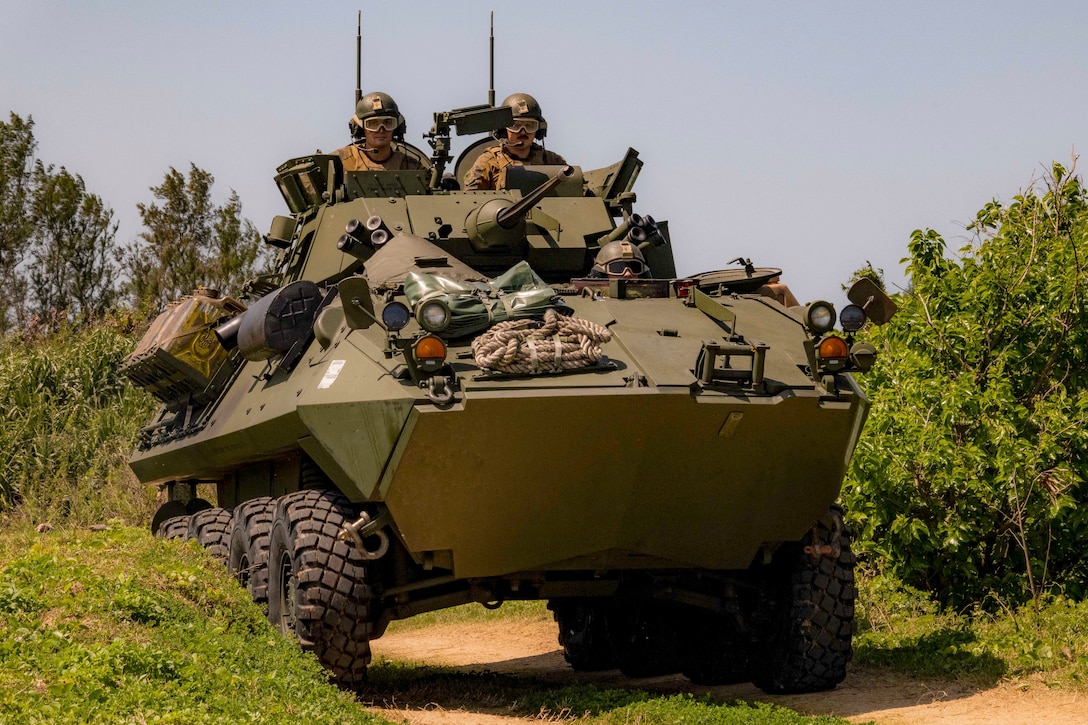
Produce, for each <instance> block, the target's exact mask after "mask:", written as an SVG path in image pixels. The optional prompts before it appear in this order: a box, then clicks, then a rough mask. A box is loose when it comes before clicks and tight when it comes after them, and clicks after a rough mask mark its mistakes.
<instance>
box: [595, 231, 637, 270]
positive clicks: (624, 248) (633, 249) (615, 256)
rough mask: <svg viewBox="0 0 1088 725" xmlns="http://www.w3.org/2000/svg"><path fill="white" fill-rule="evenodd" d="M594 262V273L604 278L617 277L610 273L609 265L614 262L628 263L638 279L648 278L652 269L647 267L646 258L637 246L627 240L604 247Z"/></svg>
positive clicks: (618, 240)
mask: <svg viewBox="0 0 1088 725" xmlns="http://www.w3.org/2000/svg"><path fill="white" fill-rule="evenodd" d="M593 261H594V265H593V272H595V273H597V274H599V275H601V276H603V277H615V276H617V274H616V272H614V271H613V272H609V265H610V264H612V263H613V262H624V263H628V264H629V266H630V268H631V271H632V272H633V273H634V274H635V276H636V277H647V276H649V274H650V269H649V267H647V266H646V258H645V257H644V256H642V250H641V249H639V248H638V245H637V244H635V243H634V242H631V241H628V240H627V239H617V240H616V241H614V242H609V243H608V244H606V245H604V246H603V247H601V251H599V252H597V256H596V258H595V259H594V260H593ZM621 266H623V265H621Z"/></svg>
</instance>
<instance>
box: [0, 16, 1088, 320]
mask: <svg viewBox="0 0 1088 725" xmlns="http://www.w3.org/2000/svg"><path fill="white" fill-rule="evenodd" d="M359 9H361V10H362V11H363V35H364V39H363V90H364V91H367V90H384V91H387V92H389V93H391V94H392V95H393V96H394V97H395V98H396V99H397V101H398V102H399V103H400V105H401V109H402V111H403V112H404V114H405V116H406V117H407V121H408V137H409V140H410V141H412V142H413V143H415V144H416V145H418V146H421V147H424V148H427V147H426V144H425V143H424V142H423V140H422V138H421V134H422V133H423V132H424V131H426V130H427V129H428V128H429V127H430V125H431V122H432V120H433V113H434V112H435V111H440V110H449V109H452V108H457V107H461V106H467V105H472V104H477V103H483V102H485V101H486V100H487V88H488V74H487V60H488V40H487V38H488V18H489V12H490V11H491V10H494V11H495V32H496V41H495V45H496V61H497V68H496V82H495V85H496V93H497V95H498V98H499V99H500V100H501V99H502V98H503V97H505V96H506V95H508V94H509V93H512V92H514V91H526V92H529V93H532V94H533V95H535V96H536V97H537V99H538V100H539V101H540V102H541V104H542V106H543V107H544V112H545V115H546V116H547V118H548V122H549V126H550V128H549V134H548V139H547V141H548V147H549V148H552V149H554V150H556V151H558V152H560V153H562V154H563V155H564V156H566V158H567V159H568V161H570V162H572V163H575V164H578V165H580V166H582V167H583V168H584V169H587V170H588V169H593V168H598V167H601V166H606V165H608V164H611V163H613V162H614V161H617V160H619V159H620V158H621V156H622V155H623V153H624V151H625V150H626V149H627V147H628V146H633V147H634V148H636V149H638V150H639V151H640V155H641V158H642V159H643V160H644V161H645V164H646V165H645V167H644V168H643V171H642V175H641V177H640V178H639V182H638V185H637V186H636V187H635V189H636V191H637V192H638V197H639V203H638V208H639V210H640V211H642V212H644V213H649V214H652V215H653V216H655V217H656V218H658V219H668V220H669V223H670V228H671V231H672V236H673V242H674V246H675V254H676V258H677V266H678V269H679V271H680V273H681V274H687V273H695V272H699V271H704V270H709V269H718V268H721V267H723V266H726V263H727V262H728V261H729V260H730V259H733V258H734V257H737V256H745V257H750V258H751V259H752V261H753V262H754V263H755V264H756V265H758V266H775V267H781V268H783V269H784V270H785V277H784V281H786V282H788V283H789V284H790V285H791V287H793V289H794V291H795V292H796V293H797V296H798V297H799V298H801V299H802V301H804V300H811V299H815V298H818V297H831V298H832V299H835V298H836V296H837V295H840V292H839V287H840V285H841V284H842V283H843V282H844V281H846V279H847V278H848V276H849V274H850V273H851V272H852V271H853V270H854V269H856V268H857V267H859V266H861V265H862V264H864V262H865V260H871V261H872V262H873V264H874V265H875V266H877V267H882V268H884V270H885V272H886V274H887V277H888V280H889V282H890V283H892V284H893V285H902V284H903V283H904V278H903V272H902V268H901V266H900V264H899V260H900V259H901V258H902V257H904V256H906V245H907V241H908V238H909V235H910V232H911V230H913V229H916V228H920V227H931V228H934V229H936V230H938V231H939V232H941V233H942V234H944V235H945V237H946V239H948V240H949V242H950V247H951V248H952V249H956V248H958V247H959V246H961V245H962V244H963V243H965V242H966V240H967V234H966V232H965V231H964V225H965V224H966V223H967V222H969V221H970V220H971V218H973V216H974V214H975V212H976V211H977V210H978V209H979V208H981V207H982V205H983V204H985V203H986V202H987V201H989V200H990V199H992V198H995V197H996V198H999V199H1004V200H1008V199H1010V198H1011V197H1012V196H1013V195H1014V194H1016V193H1017V192H1018V191H1019V190H1021V189H1023V188H1024V187H1025V186H1026V185H1028V184H1029V183H1030V182H1031V180H1032V178H1033V177H1037V176H1039V175H1040V173H1041V172H1042V170H1043V169H1044V168H1045V167H1047V166H1049V163H1050V162H1051V161H1053V160H1058V161H1062V162H1063V163H1068V162H1069V160H1070V157H1071V154H1072V153H1073V152H1074V151H1080V150H1081V149H1083V148H1084V147H1085V146H1086V145H1088V90H1086V89H1088V3H1078V2H1051V3H1047V2H1044V3H1037V4H1029V3H1023V2H1015V3H1014V2H1004V1H1002V2H910V3H905V2H904V3H898V4H894V5H893V4H892V3H877V2H868V1H867V2H829V1H825V2H813V1H811V0H807V1H804V2H764V3H756V2H751V1H750V0H749V1H748V2H672V3H663V2H640V1H628V2H592V1H590V0H585V1H583V2H576V1H570V0H551V1H550V2H547V3H544V2H531V3H530V2H516V1H513V0H507V1H506V2H504V3H494V2H491V3H482V2H475V1H468V2H456V3H454V2H446V3H438V2H421V1H419V0H401V1H399V2H396V3H382V4H379V3H374V2H367V3H366V4H360V3H359V2H358V1H357V0H356V2H350V3H349V2H335V1H328V0H324V1H323V2H319V3H300V2H260V3H257V2H240V1H239V2H221V1H220V0H215V1H210V0H201V1H196V2H184V3H169V4H168V3H157V2H155V3H152V2H145V1H144V0H98V1H96V2H75V1H67V2H65V1H60V0H34V1H33V2H29V1H20V0H0V28H3V35H4V42H3V43H2V44H0V101H2V104H0V105H2V106H3V108H0V112H4V113H5V116H4V119H5V120H7V116H6V113H7V112H8V111H14V112H15V113H18V114H20V115H22V116H24V117H25V116H33V118H34V121H35V124H36V125H35V135H36V137H37V139H38V142H39V156H40V158H42V159H43V160H44V161H45V162H47V163H52V164H55V165H57V166H61V165H63V166H65V167H67V168H68V169H69V170H70V171H72V172H73V173H78V174H81V175H82V176H83V178H84V179H85V180H86V182H87V185H88V188H89V190H90V191H92V192H93V193H96V194H99V195H100V196H102V197H103V198H104V199H105V200H106V202H107V203H109V204H110V205H111V206H112V207H113V209H114V211H115V212H116V214H117V218H118V219H119V221H120V222H121V228H120V232H119V234H118V238H119V240H121V241H128V240H130V239H132V238H133V237H135V236H136V235H137V234H138V233H139V231H140V224H139V216H138V214H137V212H136V204H137V203H138V202H151V201H153V197H152V195H151V193H150V191H149V190H148V189H149V187H150V186H153V185H158V184H159V183H161V182H162V178H163V175H164V174H165V172H166V171H167V169H168V168H169V167H171V166H173V167H175V168H177V169H179V170H181V171H188V169H189V164H190V162H192V163H195V164H196V165H197V166H199V167H201V168H203V169H205V170H207V171H210V172H211V173H212V174H213V175H214V176H215V178H216V189H217V190H218V192H219V194H220V196H222V197H225V195H226V193H227V192H228V190H229V189H235V190H236V191H237V192H238V193H239V195H240V196H241V199H242V203H243V211H244V214H245V216H246V217H248V218H250V219H251V220H253V222H254V223H255V224H256V225H257V227H258V228H259V229H260V230H261V231H267V229H268V223H269V221H270V219H271V217H272V216H273V215H274V214H280V213H284V212H285V210H286V209H285V207H284V205H283V202H282V200H281V199H280V197H279V194H278V193H277V191H276V188H275V186H274V184H273V183H272V176H273V174H274V172H275V168H276V166H277V165H279V164H280V163H281V162H283V161H285V160H286V159H288V158H291V157H293V156H299V155H302V154H305V153H310V152H312V151H314V150H315V149H318V148H321V149H324V150H326V151H331V150H332V149H335V148H337V147H338V146H341V145H343V144H344V143H346V142H347V140H348V137H347V119H348V117H349V116H350V115H351V113H352V110H353V109H352V107H353V100H354V90H355V18H356V11H357V10H359ZM464 142H465V139H461V143H462V145H463V144H464ZM460 148H461V146H458V147H457V150H459V149H460Z"/></svg>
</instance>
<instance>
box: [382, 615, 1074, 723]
mask: <svg viewBox="0 0 1088 725" xmlns="http://www.w3.org/2000/svg"><path fill="white" fill-rule="evenodd" d="M373 650H374V659H375V661H376V662H377V661H379V660H381V659H383V658H384V659H388V660H395V661H405V662H417V663H426V664H435V665H439V664H440V665H451V666H454V667H457V668H459V669H464V670H487V671H490V672H499V673H508V674H521V675H531V676H533V677H534V678H537V679H541V680H545V681H548V682H555V683H561V684H562V683H573V682H577V681H581V682H592V683H593V684H595V685H597V686H599V687H622V688H628V689H630V688H633V687H637V688H641V689H644V690H648V691H653V692H661V693H671V692H692V693H695V694H697V695H702V694H704V693H710V694H711V695H713V696H714V697H715V698H720V699H722V700H730V699H742V700H750V701H751V700H761V701H765V702H772V703H775V704H778V705H782V706H783V707H788V708H791V709H793V710H796V711H798V712H801V713H805V714H812V715H837V716H839V717H844V718H848V719H849V720H851V721H854V722H868V721H875V722H876V723H878V725H923V724H925V725H975V724H976V723H977V724H979V725H982V724H985V725H1085V724H1086V723H1088V694H1085V693H1076V692H1069V691H1067V690H1052V689H1048V688H1047V687H1046V686H1045V685H1043V684H1042V683H1040V682H1036V681H1031V682H1023V683H1010V684H1002V685H1000V686H998V687H994V688H991V689H987V690H984V691H981V692H980V691H973V690H970V689H967V688H964V687H956V686H950V685H949V684H948V683H941V682H938V681H926V680H915V679H906V678H903V677H901V676H890V675H886V674H879V673H875V672H869V671H865V670H863V669H860V668H853V669H852V670H851V671H850V673H849V675H848V676H847V678H846V681H845V682H844V683H843V684H842V685H840V686H839V687H837V688H836V689H835V690H833V691H831V692H825V693H818V694H814V695H790V696H769V695H766V694H764V693H763V692H761V691H760V690H758V689H756V688H755V687H753V686H751V685H730V686H726V687H711V688H708V687H697V686H694V685H692V684H691V683H690V682H688V681H687V680H685V679H684V678H683V677H680V676H669V677H660V678H653V679H646V680H637V681H634V680H629V679H626V678H624V677H623V676H622V675H620V674H619V673H618V672H615V671H612V672H604V673H596V674H592V675H586V674H580V675H577V676H575V673H574V672H572V671H571V670H570V668H569V667H568V666H567V664H566V662H564V661H563V655H562V653H561V652H560V650H559V648H558V645H557V644H556V632H555V625H554V624H553V623H551V622H548V621H519V620H516V619H515V620H497V621H492V622H486V623H474V624H453V625H438V626H433V627H428V628H424V629H414V630H408V631H402V632H392V633H390V634H387V635H386V636H385V637H383V638H381V639H379V640H377V641H375V642H374V643H373ZM374 704H375V705H379V706H380V705H382V704H383V703H380V702H375V703H374ZM384 704H385V706H386V708H385V715H386V716H387V717H388V718H389V719H391V720H394V721H400V720H403V719H407V720H408V722H410V723H412V724H413V725H415V724H417V723H418V724H420V725H470V724H471V725H499V724H501V723H517V722H521V723H525V722H527V721H538V720H536V719H534V718H525V717H515V716H513V715H510V714H508V713H509V710H508V709H507V708H506V707H504V706H503V705H501V704H500V705H496V704H495V703H485V702H481V703H471V704H465V703H464V702H463V701H457V702H453V701H450V702H445V703H443V702H403V701H400V702H397V703H384Z"/></svg>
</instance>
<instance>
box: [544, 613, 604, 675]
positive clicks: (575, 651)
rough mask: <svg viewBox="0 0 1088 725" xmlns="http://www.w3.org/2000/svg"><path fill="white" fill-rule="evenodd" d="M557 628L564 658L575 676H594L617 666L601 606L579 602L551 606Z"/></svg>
mask: <svg viewBox="0 0 1088 725" xmlns="http://www.w3.org/2000/svg"><path fill="white" fill-rule="evenodd" d="M548 606H549V607H550V608H551V609H552V612H553V614H554V615H555V621H556V623H557V624H558V625H559V644H560V645H561V646H562V647H563V658H564V659H565V660H566V661H567V664H569V665H570V666H571V668H572V669H574V670H575V671H576V672H597V671H600V670H610V669H612V668H613V667H615V666H616V656H615V654H614V653H613V651H612V642H611V639H610V637H609V633H608V618H607V615H606V613H605V609H604V606H603V605H602V604H594V603H590V602H586V601H582V600H576V601H562V600H557V601H553V602H550V603H549V605H548Z"/></svg>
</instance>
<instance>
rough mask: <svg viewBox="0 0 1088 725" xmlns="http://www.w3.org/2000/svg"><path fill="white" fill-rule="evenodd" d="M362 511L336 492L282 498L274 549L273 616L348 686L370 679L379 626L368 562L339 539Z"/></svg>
mask: <svg viewBox="0 0 1088 725" xmlns="http://www.w3.org/2000/svg"><path fill="white" fill-rule="evenodd" d="M354 518H355V514H354V512H353V511H352V509H351V505H350V502H349V501H348V500H347V499H346V498H345V497H344V496H343V495H341V494H340V493H338V492H336V491H318V490H304V491H296V492H295V493H290V494H288V495H286V496H284V497H282V498H281V499H280V500H279V502H278V504H277V505H276V512H275V515H274V516H273V518H272V533H271V538H270V540H269V548H268V574H269V581H268V619H269V621H270V622H271V623H272V626H273V627H276V628H277V629H279V631H280V632H282V633H283V634H284V635H286V636H290V637H296V638H297V639H298V641H299V643H300V644H301V645H302V648H303V649H305V650H308V651H312V652H313V653H314V654H315V655H316V656H317V659H318V661H320V662H321V664H322V665H324V666H325V667H326V668H327V669H329V670H330V671H331V672H332V674H333V676H334V677H335V679H336V681H337V683H338V684H340V685H343V686H348V687H350V686H354V685H358V684H361V683H363V682H364V681H365V680H366V666H367V664H368V663H369V662H370V634H371V632H372V631H373V622H372V621H371V619H370V587H369V586H367V583H366V563H365V562H364V561H363V559H362V557H360V556H359V552H358V551H356V550H355V548H354V547H352V546H350V545H349V544H347V543H345V542H343V541H340V540H338V538H337V534H338V532H339V531H340V530H341V529H342V528H343V527H344V525H345V524H347V523H349V522H350V521H352V520H353V519H354Z"/></svg>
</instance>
